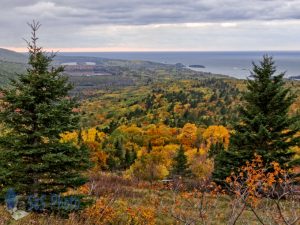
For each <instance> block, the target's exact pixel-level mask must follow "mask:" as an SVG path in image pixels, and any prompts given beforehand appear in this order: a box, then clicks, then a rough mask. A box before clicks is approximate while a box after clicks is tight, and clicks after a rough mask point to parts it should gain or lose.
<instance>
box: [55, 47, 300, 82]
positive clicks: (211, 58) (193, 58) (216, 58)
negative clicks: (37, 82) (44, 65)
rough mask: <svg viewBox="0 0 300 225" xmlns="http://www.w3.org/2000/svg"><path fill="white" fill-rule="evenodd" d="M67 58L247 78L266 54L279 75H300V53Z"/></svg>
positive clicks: (103, 54)
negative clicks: (138, 63)
mask: <svg viewBox="0 0 300 225" xmlns="http://www.w3.org/2000/svg"><path fill="white" fill-rule="evenodd" d="M60 54H61V55H66V56H90V57H102V58H109V59H127V60H146V61H153V62H160V63H168V64H175V63H182V64H184V65H187V66H188V65H192V64H197V65H203V66H205V68H204V69H202V68H201V69H196V70H200V71H205V72H211V73H217V74H224V75H230V76H234V77H236V78H246V77H247V76H249V75H250V71H249V70H250V69H251V68H252V62H253V61H254V62H258V61H259V60H261V59H262V56H263V55H264V54H268V55H270V56H273V57H274V59H275V61H276V65H277V69H278V71H279V72H284V71H286V77H289V76H299V75H300V52H298V51H295V52H286V51H281V52H279V51H278V52H92V53H91V52H77V53H60Z"/></svg>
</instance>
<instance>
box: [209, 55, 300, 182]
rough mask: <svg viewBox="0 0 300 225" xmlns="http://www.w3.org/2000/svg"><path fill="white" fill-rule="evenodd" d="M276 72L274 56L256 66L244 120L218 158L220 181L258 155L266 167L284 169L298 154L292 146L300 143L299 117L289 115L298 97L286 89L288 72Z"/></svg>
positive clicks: (215, 175)
mask: <svg viewBox="0 0 300 225" xmlns="http://www.w3.org/2000/svg"><path fill="white" fill-rule="evenodd" d="M275 73H276V67H275V65H274V61H273V58H272V57H269V56H264V58H263V60H262V61H261V62H260V64H259V65H256V64H254V63H253V74H252V78H251V79H248V80H247V91H246V92H245V93H244V94H243V99H242V100H243V105H242V106H241V107H240V110H239V112H240V119H241V120H240V121H239V123H237V124H235V126H234V132H233V133H232V136H231V138H230V146H229V150H228V151H225V150H222V151H221V152H220V153H219V154H218V155H217V156H216V158H215V170H214V173H213V178H214V179H215V180H216V181H222V180H224V179H225V178H226V177H227V176H229V175H230V173H231V171H233V170H236V169H237V168H238V167H241V166H242V165H244V164H245V163H246V161H251V160H252V159H253V156H254V154H255V153H256V154H259V155H261V156H262V159H263V161H264V162H265V164H266V166H268V165H269V164H270V163H271V162H273V161H276V162H278V163H280V165H281V166H282V167H283V168H286V167H288V166H289V165H290V163H291V161H292V157H293V155H294V153H293V152H292V151H291V147H293V146H297V145H299V143H300V137H295V134H296V133H297V132H298V131H299V126H298V125H297V123H298V124H299V115H297V116H290V115H289V113H288V112H289V107H290V106H291V105H292V104H293V102H294V100H295V97H296V96H295V95H294V94H293V93H292V92H291V90H290V89H289V88H287V87H286V86H285V82H284V79H283V77H284V73H282V74H279V75H275Z"/></svg>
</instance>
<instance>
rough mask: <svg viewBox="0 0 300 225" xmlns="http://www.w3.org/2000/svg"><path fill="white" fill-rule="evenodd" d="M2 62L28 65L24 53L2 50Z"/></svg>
mask: <svg viewBox="0 0 300 225" xmlns="http://www.w3.org/2000/svg"><path fill="white" fill-rule="evenodd" d="M0 60H1V61H6V62H14V63H26V62H27V56H26V55H25V54H22V53H18V52H14V51H11V50H8V49H4V48H0Z"/></svg>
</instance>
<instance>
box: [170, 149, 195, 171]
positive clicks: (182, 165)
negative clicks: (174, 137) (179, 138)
mask: <svg viewBox="0 0 300 225" xmlns="http://www.w3.org/2000/svg"><path fill="white" fill-rule="evenodd" d="M173 160H174V164H173V170H172V174H173V175H175V176H190V175H191V171H190V170H189V165H188V160H187V156H186V155H185V153H184V149H183V146H182V145H181V146H180V148H179V149H178V150H177V154H176V156H175V157H174V159H173Z"/></svg>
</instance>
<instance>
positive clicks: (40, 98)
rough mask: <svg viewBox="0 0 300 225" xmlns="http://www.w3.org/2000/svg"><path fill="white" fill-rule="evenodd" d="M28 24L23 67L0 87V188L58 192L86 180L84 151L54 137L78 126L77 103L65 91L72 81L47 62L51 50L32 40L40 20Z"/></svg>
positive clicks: (50, 59) (23, 193) (69, 88)
mask: <svg viewBox="0 0 300 225" xmlns="http://www.w3.org/2000/svg"><path fill="white" fill-rule="evenodd" d="M30 27H31V29H32V37H31V41H29V42H28V50H29V62H28V64H29V65H28V69H27V72H26V73H25V74H21V75H19V76H18V79H16V80H12V82H11V85H10V86H9V87H8V88H5V89H1V93H2V95H3V96H2V98H1V111H0V119H1V121H2V123H3V124H4V126H5V127H6V130H7V132H6V133H5V134H2V135H1V137H0V183H1V192H2V193H3V192H5V191H6V190H7V189H8V188H14V189H15V191H16V193H18V194H19V195H21V196H28V195H30V194H49V193H57V194H59V193H62V192H65V191H67V190H68V189H69V188H76V187H78V186H80V185H82V184H84V183H85V182H86V180H87V179H86V178H85V177H84V176H83V175H82V172H83V171H84V170H86V169H87V168H88V167H89V152H88V150H87V148H85V147H76V146H74V145H73V144H71V143H62V142H61V141H60V134H62V133H64V132H68V131H72V130H74V129H77V128H78V126H79V119H80V117H79V113H78V112H77V110H76V108H77V107H78V103H77V102H76V101H75V100H74V99H73V98H70V97H68V92H69V91H70V90H71V89H72V85H71V84H70V83H68V79H67V77H66V76H63V75H62V72H63V67H58V68H53V67H51V62H52V59H53V57H54V55H51V56H49V55H48V54H47V53H45V52H43V49H42V48H41V47H38V46H37V40H38V38H37V36H36V33H37V31H38V29H39V28H40V24H39V23H38V22H33V23H32V24H30Z"/></svg>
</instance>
